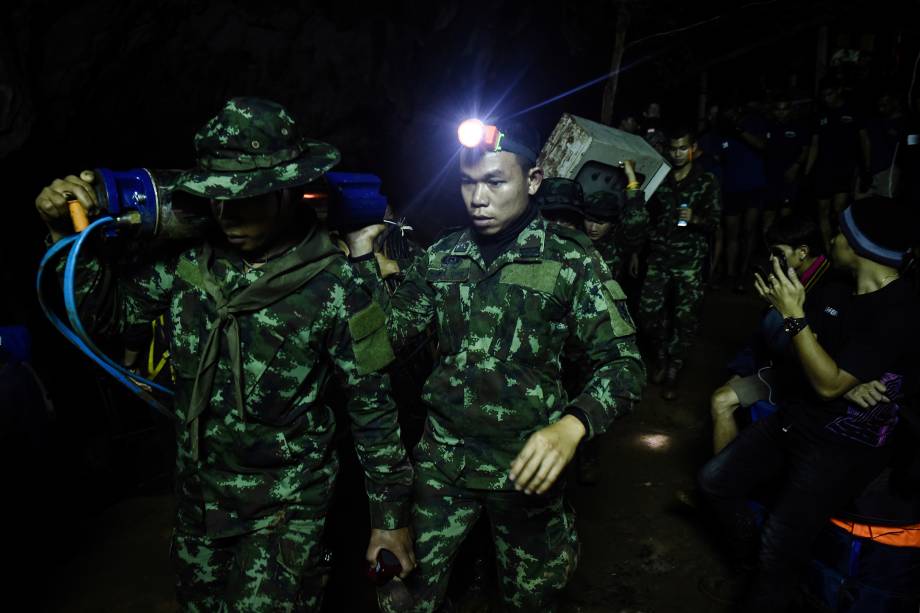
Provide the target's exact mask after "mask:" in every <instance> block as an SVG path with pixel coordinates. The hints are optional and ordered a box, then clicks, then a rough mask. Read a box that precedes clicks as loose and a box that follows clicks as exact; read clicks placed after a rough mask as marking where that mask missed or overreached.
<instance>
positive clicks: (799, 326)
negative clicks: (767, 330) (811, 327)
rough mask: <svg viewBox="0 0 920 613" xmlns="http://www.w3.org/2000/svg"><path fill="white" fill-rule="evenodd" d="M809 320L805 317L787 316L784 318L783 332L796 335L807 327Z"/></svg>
mask: <svg viewBox="0 0 920 613" xmlns="http://www.w3.org/2000/svg"><path fill="white" fill-rule="evenodd" d="M807 325H808V322H807V321H806V320H805V318H804V317H786V318H785V319H783V332H785V333H786V334H788V335H789V336H795V335H796V334H798V333H799V332H801V331H802V330H804V329H805V326H807Z"/></svg>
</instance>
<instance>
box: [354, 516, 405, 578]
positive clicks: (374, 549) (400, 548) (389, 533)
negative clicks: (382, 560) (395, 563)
mask: <svg viewBox="0 0 920 613" xmlns="http://www.w3.org/2000/svg"><path fill="white" fill-rule="evenodd" d="M381 549H388V550H390V552H391V553H392V554H393V555H394V556H396V559H397V560H399V564H400V565H401V566H402V572H401V573H400V574H399V576H400V577H402V578H405V577H406V575H408V574H409V573H410V572H412V571H413V570H414V569H415V567H416V566H417V563H416V561H415V550H414V549H413V548H412V532H411V531H410V530H409V528H397V529H396V530H380V529H378V528H374V529H373V530H371V541H370V543H368V545H367V554H366V555H365V557H366V558H367V561H368V562H370V563H372V564H373V563H374V562H375V561H376V560H377V554H379V553H380V550H381Z"/></svg>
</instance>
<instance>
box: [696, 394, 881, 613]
mask: <svg viewBox="0 0 920 613" xmlns="http://www.w3.org/2000/svg"><path fill="white" fill-rule="evenodd" d="M832 436H833V435H831V434H822V435H820V436H819V435H816V434H815V433H812V432H810V431H808V429H807V428H802V427H799V426H798V425H797V424H791V423H790V420H789V419H788V417H787V416H786V415H785V413H784V412H783V411H778V412H777V413H775V414H773V415H771V416H769V417H767V418H765V419H762V420H760V421H757V422H755V423H754V424H752V425H751V426H750V427H749V428H746V429H745V430H743V431H742V432H741V434H740V435H739V436H738V438H737V439H735V440H734V441H733V442H732V443H731V444H730V445H729V446H727V447H726V448H725V449H723V450H722V452H721V453H719V455H717V456H716V457H714V458H713V459H712V460H710V461H709V462H708V463H706V465H705V466H704V467H703V469H702V470H701V471H700V475H699V480H700V485H701V486H702V489H703V493H704V494H705V496H706V498H707V499H708V501H709V503H710V504H711V505H712V508H713V510H714V511H715V514H716V516H717V519H718V520H720V521H721V522H722V523H723V524H724V526H725V527H726V529H727V534H726V536H727V537H728V539H729V541H730V545H731V546H732V551H733V553H734V554H735V556H737V557H738V558H739V559H738V560H737V561H738V562H741V560H740V558H742V557H748V556H749V555H750V554H751V553H753V552H754V551H756V546H757V543H756V540H753V539H754V538H755V537H756V534H757V529H756V524H755V522H754V519H753V516H752V513H751V508H750V506H749V503H748V501H749V499H750V497H751V494H752V493H753V492H754V491H756V490H759V488H761V487H764V486H771V485H772V486H773V487H774V488H775V489H772V490H771V493H772V494H774V495H773V496H771V504H770V505H769V513H768V515H767V518H766V520H765V522H764V524H763V527H762V529H761V531H760V547H759V553H758V558H759V569H758V573H757V575H756V577H755V578H754V581H753V584H752V587H751V590H750V592H749V593H748V595H747V599H746V601H745V603H744V605H743V606H742V609H741V610H742V611H765V612H766V611H769V612H771V613H779V612H781V611H784V610H785V609H786V607H787V606H788V604H789V601H790V600H791V598H792V595H793V591H794V589H795V587H796V583H797V581H798V579H799V578H800V577H801V576H802V573H803V572H804V570H805V568H806V565H807V563H808V560H809V558H810V553H811V547H812V545H813V543H814V542H815V539H816V538H817V536H818V533H819V531H820V530H821V528H822V527H823V526H824V525H825V524H826V523H827V520H828V518H829V517H830V516H831V514H832V513H834V512H836V511H838V510H840V509H841V508H842V507H843V506H844V505H845V504H846V503H847V502H848V501H849V500H850V499H852V498H853V497H854V496H856V495H857V494H858V493H859V492H860V491H862V490H863V488H865V487H866V485H868V483H869V482H870V481H871V480H872V479H873V478H874V477H875V476H876V475H877V474H878V473H879V472H880V471H881V470H882V468H883V467H884V466H885V463H886V462H887V459H888V451H887V449H885V448H881V449H876V448H871V447H867V446H862V445H859V444H856V443H850V442H847V441H844V440H843V439H840V440H839V441H835V440H834V439H833V438H832Z"/></svg>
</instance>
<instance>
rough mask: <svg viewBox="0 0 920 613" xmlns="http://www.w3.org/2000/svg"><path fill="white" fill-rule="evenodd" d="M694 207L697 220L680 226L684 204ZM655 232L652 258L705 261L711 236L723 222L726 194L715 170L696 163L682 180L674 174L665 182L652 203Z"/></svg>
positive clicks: (650, 256) (652, 233)
mask: <svg viewBox="0 0 920 613" xmlns="http://www.w3.org/2000/svg"><path fill="white" fill-rule="evenodd" d="M681 203H686V204H688V205H689V206H690V208H691V209H693V219H694V222H692V223H690V224H689V225H687V226H683V227H681V226H678V225H677V222H678V220H679V217H680V205H681ZM649 205H650V217H651V224H652V225H651V232H650V234H649V260H665V261H668V262H672V263H676V264H680V263H696V262H701V261H702V260H703V258H704V257H705V255H706V253H707V251H708V250H709V237H710V235H711V234H712V232H714V231H715V230H716V229H717V228H718V227H719V224H720V223H721V215H722V196H721V189H720V187H719V182H718V180H717V179H716V178H715V176H714V175H713V174H712V173H709V172H704V171H703V169H702V168H701V167H700V165H699V164H694V165H693V167H692V168H691V169H690V173H689V174H688V175H687V176H686V177H685V178H684V180H683V181H681V182H680V183H678V182H676V181H675V180H674V175H673V173H672V174H670V175H668V177H667V178H666V179H665V180H664V182H662V184H661V185H660V186H659V187H658V190H657V191H656V192H655V196H654V197H653V198H652V200H651V201H650V202H649Z"/></svg>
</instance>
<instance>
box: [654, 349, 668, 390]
mask: <svg viewBox="0 0 920 613" xmlns="http://www.w3.org/2000/svg"><path fill="white" fill-rule="evenodd" d="M667 374H668V352H667V350H665V349H659V350H658V352H657V353H656V354H655V369H654V370H653V371H652V383H654V384H655V385H661V383H662V382H663V381H664V379H665V376H666V375H667Z"/></svg>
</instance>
